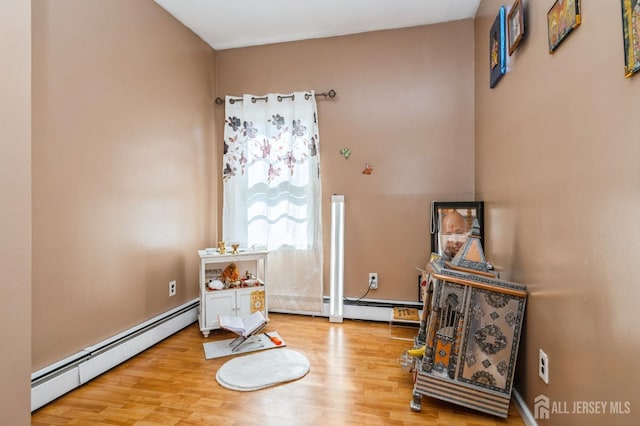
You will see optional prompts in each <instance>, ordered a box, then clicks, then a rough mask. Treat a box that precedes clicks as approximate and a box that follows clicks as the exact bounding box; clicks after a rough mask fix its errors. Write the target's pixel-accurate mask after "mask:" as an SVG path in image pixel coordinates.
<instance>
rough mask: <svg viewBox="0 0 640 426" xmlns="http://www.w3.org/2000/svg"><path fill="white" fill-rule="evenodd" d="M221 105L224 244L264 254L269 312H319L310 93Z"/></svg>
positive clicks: (318, 223) (316, 159)
mask: <svg viewBox="0 0 640 426" xmlns="http://www.w3.org/2000/svg"><path fill="white" fill-rule="evenodd" d="M265 98H266V99H265ZM225 105H226V106H225V117H226V118H225V127H224V161H223V181H224V204H223V218H222V227H223V239H224V241H226V242H228V243H229V244H231V243H239V244H240V246H241V247H248V248H266V249H268V250H269V256H268V263H269V265H268V266H269V271H268V281H269V282H268V283H267V286H268V287H267V297H268V306H269V309H270V310H284V311H290V312H320V311H321V310H322V219H321V218H322V216H321V211H322V205H321V199H322V187H321V183H320V168H319V167H320V153H319V146H320V145H319V139H318V123H317V108H316V102H315V96H314V93H313V92H312V91H311V92H307V93H305V92H295V93H292V94H288V95H283V94H269V95H266V96H264V97H259V96H253V95H244V96H243V99H242V101H237V100H236V101H233V98H231V97H227V99H226V104H225Z"/></svg>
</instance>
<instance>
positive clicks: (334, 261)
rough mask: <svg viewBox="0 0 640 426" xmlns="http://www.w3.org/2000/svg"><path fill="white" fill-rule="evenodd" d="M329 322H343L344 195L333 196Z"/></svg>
mask: <svg viewBox="0 0 640 426" xmlns="http://www.w3.org/2000/svg"><path fill="white" fill-rule="evenodd" d="M330 287H331V293H330V294H329V322H342V305H343V301H342V299H343V294H344V195H332V196H331V280H330Z"/></svg>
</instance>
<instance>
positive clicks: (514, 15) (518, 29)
mask: <svg viewBox="0 0 640 426" xmlns="http://www.w3.org/2000/svg"><path fill="white" fill-rule="evenodd" d="M507 36H508V41H509V56H511V54H512V53H513V52H514V51H515V50H516V48H517V47H518V45H519V44H520V41H521V40H522V37H524V11H523V10H522V0H516V1H515V2H514V3H513V6H511V9H509V13H508V14H507Z"/></svg>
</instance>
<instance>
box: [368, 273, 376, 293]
mask: <svg viewBox="0 0 640 426" xmlns="http://www.w3.org/2000/svg"><path fill="white" fill-rule="evenodd" d="M369 288H370V289H372V290H376V289H377V288H378V273H377V272H369Z"/></svg>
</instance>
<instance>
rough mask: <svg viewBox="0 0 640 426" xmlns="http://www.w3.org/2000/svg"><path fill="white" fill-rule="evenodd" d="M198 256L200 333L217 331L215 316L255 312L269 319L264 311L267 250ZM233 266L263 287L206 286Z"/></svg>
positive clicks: (204, 253)
mask: <svg viewBox="0 0 640 426" xmlns="http://www.w3.org/2000/svg"><path fill="white" fill-rule="evenodd" d="M198 255H199V256H200V313H199V315H198V320H199V323H200V331H202V334H203V335H204V337H208V336H209V333H210V332H211V330H214V329H217V328H220V326H219V324H218V315H232V316H239V317H242V318H244V317H247V316H249V315H251V314H252V313H253V312H255V311H256V310H258V311H261V312H262V314H263V315H264V316H265V318H268V310H267V292H266V289H267V255H268V252H267V251H241V252H240V253H238V254H219V253H218V252H217V251H216V252H207V251H206V250H198ZM231 263H235V264H236V266H237V267H238V269H239V271H240V275H241V276H244V275H245V274H246V273H247V272H249V273H250V274H251V275H253V276H255V277H256V278H257V279H258V280H259V281H260V282H261V283H262V284H259V285H248V286H244V285H241V286H238V287H231V288H225V289H223V290H212V289H210V288H209V287H208V286H207V283H208V282H209V280H211V279H215V278H217V277H219V276H220V275H221V274H222V271H224V269H225V268H226V267H227V266H229V265H230V264H231Z"/></svg>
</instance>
